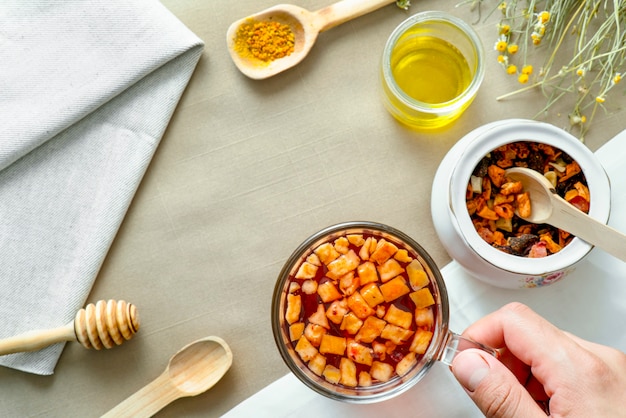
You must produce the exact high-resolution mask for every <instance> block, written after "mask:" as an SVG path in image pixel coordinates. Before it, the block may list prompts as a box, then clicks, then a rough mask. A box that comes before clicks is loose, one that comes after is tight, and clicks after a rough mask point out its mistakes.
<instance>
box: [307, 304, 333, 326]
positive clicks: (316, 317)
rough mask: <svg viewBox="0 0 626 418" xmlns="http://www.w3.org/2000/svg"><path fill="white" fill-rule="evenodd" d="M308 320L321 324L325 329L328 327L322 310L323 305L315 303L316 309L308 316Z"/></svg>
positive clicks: (324, 312)
mask: <svg viewBox="0 0 626 418" xmlns="http://www.w3.org/2000/svg"><path fill="white" fill-rule="evenodd" d="M309 322H310V323H312V324H317V325H319V326H322V327H324V328H326V329H328V328H330V324H329V323H328V318H327V317H326V311H325V310H324V305H322V304H319V305H317V311H316V312H315V313H314V314H313V315H311V316H309Z"/></svg>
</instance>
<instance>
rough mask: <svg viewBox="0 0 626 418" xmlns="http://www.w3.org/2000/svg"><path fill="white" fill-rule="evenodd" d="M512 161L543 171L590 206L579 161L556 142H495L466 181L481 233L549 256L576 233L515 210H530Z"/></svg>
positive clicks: (529, 253)
mask: <svg viewBox="0 0 626 418" xmlns="http://www.w3.org/2000/svg"><path fill="white" fill-rule="evenodd" d="M511 167H527V168H531V169H533V170H535V171H538V172H540V173H542V174H543V175H544V176H545V177H546V178H547V179H548V180H550V182H551V183H552V186H553V187H554V188H555V189H556V191H557V193H558V194H559V195H560V196H561V197H563V198H564V199H565V200H567V201H568V202H569V203H570V204H572V205H574V206H575V207H576V208H578V209H580V210H581V211H583V212H585V213H587V212H589V189H588V187H587V181H586V179H585V175H584V174H583V172H582V170H581V168H580V166H579V165H578V163H577V162H576V161H574V160H573V159H572V158H571V157H570V156H569V155H568V154H566V153H565V152H563V151H561V150H560V149H558V148H555V147H553V146H551V145H547V144H543V143H538V142H532V141H518V142H513V143H510V144H506V145H503V146H501V147H498V148H496V149H495V150H493V151H492V152H490V153H489V154H488V155H486V156H485V157H484V158H483V159H482V160H481V161H480V162H479V163H478V165H477V166H476V168H475V169H474V171H473V173H472V175H471V177H470V181H469V183H468V185H467V192H466V196H465V198H466V203H467V210H468V212H469V214H470V217H471V218H472V223H473V224H474V227H475V228H476V231H477V232H478V234H479V235H480V236H481V237H482V239H483V240H485V241H486V242H487V243H488V244H490V245H492V246H493V247H495V248H497V249H499V250H502V251H504V252H506V253H509V254H513V255H517V256H522V257H531V258H532V257H546V256H548V255H550V254H554V253H557V252H559V251H560V250H561V249H562V248H563V247H565V246H566V245H567V244H569V242H570V241H571V240H572V238H573V236H572V235H571V234H569V233H568V232H566V231H563V230H560V229H558V228H555V227H553V226H550V225H547V224H533V223H530V222H526V221H524V220H523V219H522V218H520V217H519V216H517V215H516V214H515V210H516V209H517V210H518V212H519V214H520V215H522V216H527V215H529V214H530V213H531V211H532V207H531V205H530V197H529V195H528V193H525V192H523V191H522V184H521V182H519V181H513V180H511V179H509V178H507V177H506V176H505V170H506V169H507V168H511Z"/></svg>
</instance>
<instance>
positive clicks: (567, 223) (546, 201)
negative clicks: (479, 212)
mask: <svg viewBox="0 0 626 418" xmlns="http://www.w3.org/2000/svg"><path fill="white" fill-rule="evenodd" d="M506 175H507V177H509V178H511V179H513V180H516V181H521V182H522V185H523V187H524V190H525V191H527V192H529V194H530V204H531V208H532V211H531V212H532V213H531V215H530V216H529V217H526V218H524V220H526V221H528V222H532V223H536V224H542V223H546V224H549V225H552V226H555V227H557V228H560V229H562V230H564V231H567V232H569V233H570V234H573V235H575V236H577V237H578V238H580V239H582V240H585V241H587V242H588V243H590V244H592V245H595V246H597V247H600V248H602V249H603V250H604V251H606V252H607V253H609V254H611V255H613V256H615V257H617V258H619V259H620V260H623V261H626V235H624V234H622V233H621V232H619V231H616V230H615V229H613V228H611V227H610V226H608V225H605V224H603V223H602V222H599V221H597V220H595V219H594V218H592V217H591V216H589V215H587V214H586V213H584V212H582V211H580V210H578V209H576V208H575V207H574V206H572V205H571V204H570V203H568V202H567V201H566V200H565V199H563V198H562V197H561V196H559V195H558V194H557V193H556V190H555V189H554V187H553V186H552V183H550V180H548V179H547V178H545V177H544V176H543V175H542V174H541V173H539V172H537V171H535V170H531V169H530V168H523V167H514V168H509V169H508V170H506ZM516 213H517V212H516ZM518 216H519V214H518Z"/></svg>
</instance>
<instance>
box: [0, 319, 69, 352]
mask: <svg viewBox="0 0 626 418" xmlns="http://www.w3.org/2000/svg"><path fill="white" fill-rule="evenodd" d="M74 340H76V335H75V334H74V322H73V321H72V322H70V323H69V324H67V325H65V326H63V327H58V328H53V329H41V330H35V331H29V332H25V333H24V334H20V335H15V336H13V337H9V338H5V339H3V340H0V355H5V354H12V353H19V352H22V351H36V350H41V349H42V348H44V347H46V346H48V345H50V344H55V343H60V342H63V341H74Z"/></svg>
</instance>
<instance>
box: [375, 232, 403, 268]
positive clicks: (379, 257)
mask: <svg viewBox="0 0 626 418" xmlns="http://www.w3.org/2000/svg"><path fill="white" fill-rule="evenodd" d="M396 251H398V247H396V246H395V245H394V244H392V243H391V242H389V241H387V240H386V239H384V238H381V239H380V240H379V241H378V244H377V245H376V249H375V250H374V252H373V253H372V254H371V255H370V260H371V261H374V262H376V263H378V264H383V263H384V262H386V261H387V260H389V259H390V258H391V257H392V256H393V255H394V254H395V253H396Z"/></svg>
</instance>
